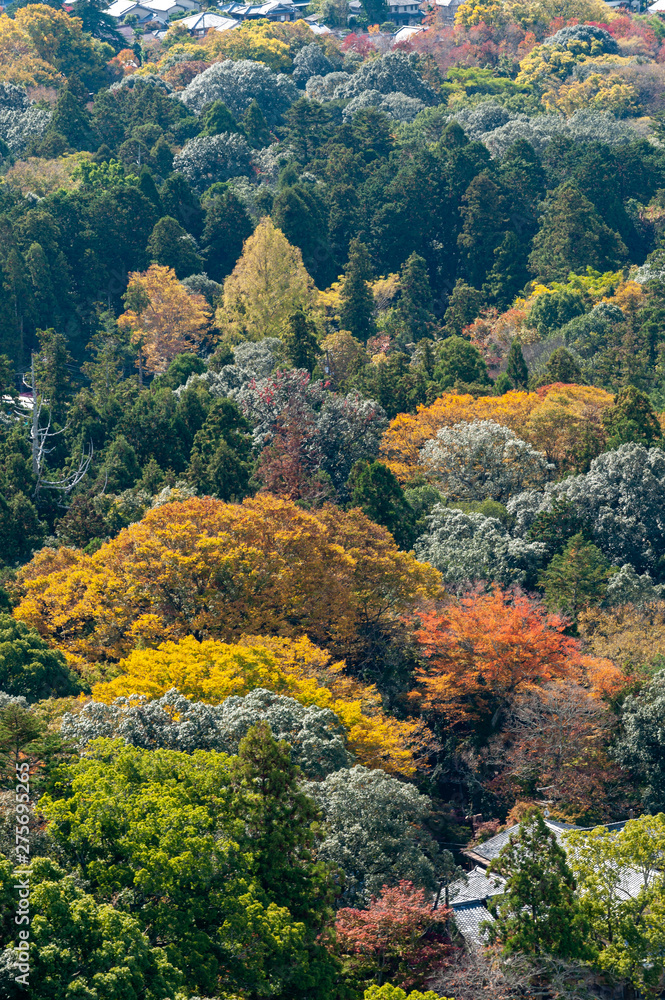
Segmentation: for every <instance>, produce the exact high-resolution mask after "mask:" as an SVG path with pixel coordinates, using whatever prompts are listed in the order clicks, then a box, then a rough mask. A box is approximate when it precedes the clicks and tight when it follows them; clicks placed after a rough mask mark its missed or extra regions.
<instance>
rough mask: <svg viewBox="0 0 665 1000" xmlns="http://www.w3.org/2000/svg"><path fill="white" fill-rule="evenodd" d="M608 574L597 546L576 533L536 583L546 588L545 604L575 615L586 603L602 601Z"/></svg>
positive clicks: (609, 569) (609, 573) (604, 559)
mask: <svg viewBox="0 0 665 1000" xmlns="http://www.w3.org/2000/svg"><path fill="white" fill-rule="evenodd" d="M611 575H612V569H611V568H610V564H609V562H608V561H607V559H606V558H605V556H604V555H603V553H602V552H601V551H600V549H599V548H598V547H597V546H596V545H594V544H593V542H588V541H586V539H585V538H584V536H583V535H582V534H577V535H573V537H572V538H571V539H570V541H569V542H568V543H567V545H566V547H565V548H564V550H563V552H561V553H560V554H559V555H555V556H554V558H553V559H552V561H551V563H550V564H549V566H548V567H547V569H546V570H545V572H544V573H543V574H542V575H541V577H540V579H539V580H538V584H539V586H541V587H542V588H543V589H544V591H545V602H546V604H547V605H548V607H550V608H552V609H554V610H558V611H563V612H564V613H565V614H569V615H571V616H572V617H573V618H574V617H575V616H576V615H577V614H578V612H579V611H581V610H582V609H583V608H585V607H586V606H587V605H589V604H598V603H599V602H600V601H602V599H603V598H604V596H605V592H606V590H607V581H608V580H609V578H610V577H611Z"/></svg>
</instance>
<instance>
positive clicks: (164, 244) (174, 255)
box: [148, 215, 203, 278]
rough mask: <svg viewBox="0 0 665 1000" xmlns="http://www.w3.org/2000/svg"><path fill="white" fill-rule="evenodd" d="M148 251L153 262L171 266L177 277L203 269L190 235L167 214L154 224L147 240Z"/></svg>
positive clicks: (197, 272) (184, 276)
mask: <svg viewBox="0 0 665 1000" xmlns="http://www.w3.org/2000/svg"><path fill="white" fill-rule="evenodd" d="M148 253H149V254H150V260H151V262H152V263H153V264H161V265H162V266H163V267H172V268H173V270H174V271H175V273H176V276H177V277H178V278H187V277H188V276H189V275H190V274H199V273H200V272H201V271H202V270H203V261H202V260H201V258H200V256H199V254H198V253H197V250H196V246H195V244H194V242H193V241H192V238H191V236H189V234H188V233H186V232H185V230H184V229H183V228H182V226H181V225H180V223H179V222H176V220H175V219H172V218H170V216H168V215H166V216H164V218H163V219H160V220H159V222H158V223H157V224H156V225H155V228H154V229H153V231H152V234H151V236H150V239H149V240H148Z"/></svg>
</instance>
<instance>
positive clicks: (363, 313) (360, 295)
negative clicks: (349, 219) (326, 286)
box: [339, 239, 376, 343]
mask: <svg viewBox="0 0 665 1000" xmlns="http://www.w3.org/2000/svg"><path fill="white" fill-rule="evenodd" d="M370 275H371V267H370V262H369V254H368V252H367V247H366V246H365V244H364V243H361V242H360V240H359V239H353V240H351V243H350V246H349V262H348V264H347V265H346V272H345V274H344V284H343V286H342V293H341V300H342V304H341V307H340V310H339V318H340V323H341V325H342V327H343V328H344V329H345V330H349V331H350V332H351V333H352V334H353V336H354V337H356V339H357V340H361V341H363V343H365V342H366V341H367V340H368V339H369V338H370V337H372V336H374V334H375V332H376V324H375V322H374V296H373V294H372V289H371V288H370V286H369V284H368V279H369V277H370Z"/></svg>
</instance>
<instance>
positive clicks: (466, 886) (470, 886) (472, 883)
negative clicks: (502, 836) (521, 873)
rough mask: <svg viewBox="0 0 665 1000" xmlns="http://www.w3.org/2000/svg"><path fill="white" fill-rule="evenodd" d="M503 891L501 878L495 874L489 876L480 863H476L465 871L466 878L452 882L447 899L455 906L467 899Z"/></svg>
mask: <svg viewBox="0 0 665 1000" xmlns="http://www.w3.org/2000/svg"><path fill="white" fill-rule="evenodd" d="M502 891H503V879H502V878H499V877H498V876H496V875H491V876H490V877H489V878H488V876H487V872H486V871H485V869H484V868H481V867H480V865H476V867H475V868H472V869H471V871H470V872H468V873H467V876H466V879H460V880H459V882H453V883H452V885H451V886H450V887H449V889H448V899H449V900H450V904H451V906H457V905H459V904H461V903H466V902H469V900H476V901H478V900H479V899H486V898H487V897H488V896H497V895H499V894H500V893H501V892H502Z"/></svg>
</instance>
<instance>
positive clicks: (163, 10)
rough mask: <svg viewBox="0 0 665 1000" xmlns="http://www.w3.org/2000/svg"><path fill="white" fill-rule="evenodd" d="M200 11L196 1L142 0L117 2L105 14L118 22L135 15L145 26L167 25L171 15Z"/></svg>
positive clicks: (120, 0)
mask: <svg viewBox="0 0 665 1000" xmlns="http://www.w3.org/2000/svg"><path fill="white" fill-rule="evenodd" d="M198 9H199V5H198V3H195V2H194V0H140V2H135V0H115V2H114V3H112V4H111V6H110V7H108V8H107V10H105V11H104V13H105V14H108V15H109V17H113V18H115V19H116V20H117V21H122V20H124V18H125V17H127V15H128V14H133V15H134V16H135V17H136V19H137V21H138V23H139V24H140V25H144V24H147V23H148V22H149V21H159V23H160V24H167V23H168V20H169V15H171V14H191V13H195V12H197V11H198Z"/></svg>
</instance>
